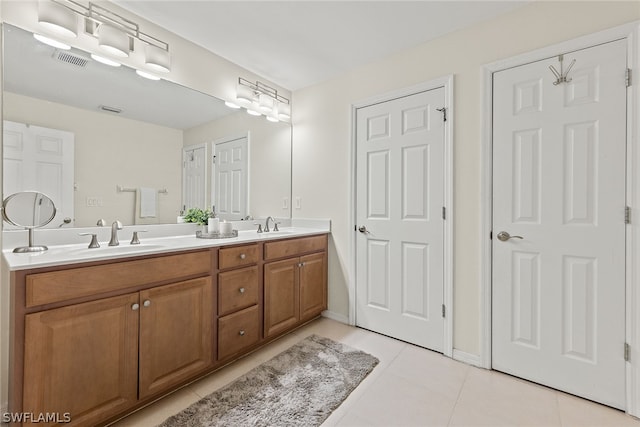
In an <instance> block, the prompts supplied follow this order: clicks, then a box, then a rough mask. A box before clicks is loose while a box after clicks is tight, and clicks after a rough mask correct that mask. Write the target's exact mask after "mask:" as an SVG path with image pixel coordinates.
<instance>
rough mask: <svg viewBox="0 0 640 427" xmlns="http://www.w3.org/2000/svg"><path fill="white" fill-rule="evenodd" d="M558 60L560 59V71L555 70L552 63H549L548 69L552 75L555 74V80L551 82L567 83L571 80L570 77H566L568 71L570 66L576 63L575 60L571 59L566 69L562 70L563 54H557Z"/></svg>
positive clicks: (556, 83)
mask: <svg viewBox="0 0 640 427" xmlns="http://www.w3.org/2000/svg"><path fill="white" fill-rule="evenodd" d="M558 61H560V72H558V70H556V68H555V67H554V66H553V65H549V69H550V70H551V72H552V73H553V75H554V76H556V81H555V82H553V84H554V85H559V84H560V83H569V82H570V81H571V78H569V77H568V75H569V71H571V68H572V67H573V66H574V64H575V63H576V60H575V59H574V60H573V61H571V64H569V67H568V68H567V71H564V69H563V61H564V55H558Z"/></svg>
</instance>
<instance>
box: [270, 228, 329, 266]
mask: <svg viewBox="0 0 640 427" xmlns="http://www.w3.org/2000/svg"><path fill="white" fill-rule="evenodd" d="M326 248H327V236H326V234H325V235H322V236H312V237H302V238H300V239H290V240H278V241H277V242H267V243H265V244H264V259H265V260H270V259H278V258H287V257H291V256H296V255H298V254H303V253H307V252H317V251H322V250H325V249H326Z"/></svg>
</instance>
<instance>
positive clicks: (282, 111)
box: [278, 102, 291, 120]
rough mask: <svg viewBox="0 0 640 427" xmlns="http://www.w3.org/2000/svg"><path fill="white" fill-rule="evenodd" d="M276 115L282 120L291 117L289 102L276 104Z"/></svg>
mask: <svg viewBox="0 0 640 427" xmlns="http://www.w3.org/2000/svg"><path fill="white" fill-rule="evenodd" d="M278 117H279V118H280V119H282V120H289V119H290V118H291V104H289V103H286V104H285V103H284V102H281V103H280V104H278Z"/></svg>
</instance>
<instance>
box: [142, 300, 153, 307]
mask: <svg viewBox="0 0 640 427" xmlns="http://www.w3.org/2000/svg"><path fill="white" fill-rule="evenodd" d="M142 305H144V306H145V307H149V306H150V305H151V300H145V301H144V302H143V303H142Z"/></svg>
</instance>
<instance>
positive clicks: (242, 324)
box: [218, 243, 262, 361]
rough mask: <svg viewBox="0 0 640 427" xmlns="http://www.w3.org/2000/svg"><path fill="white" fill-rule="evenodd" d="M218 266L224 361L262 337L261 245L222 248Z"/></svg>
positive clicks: (220, 346) (220, 358) (220, 339)
mask: <svg viewBox="0 0 640 427" xmlns="http://www.w3.org/2000/svg"><path fill="white" fill-rule="evenodd" d="M218 267H219V269H220V273H218V361H225V360H228V359H230V358H232V357H233V356H234V355H239V354H241V353H242V352H243V351H245V350H247V349H249V348H251V347H253V346H255V345H256V344H258V343H259V342H260V340H261V339H262V333H261V325H262V309H261V307H262V245H260V244H258V243H254V244H249V245H240V246H232V247H228V248H222V249H220V251H219V254H218Z"/></svg>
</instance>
